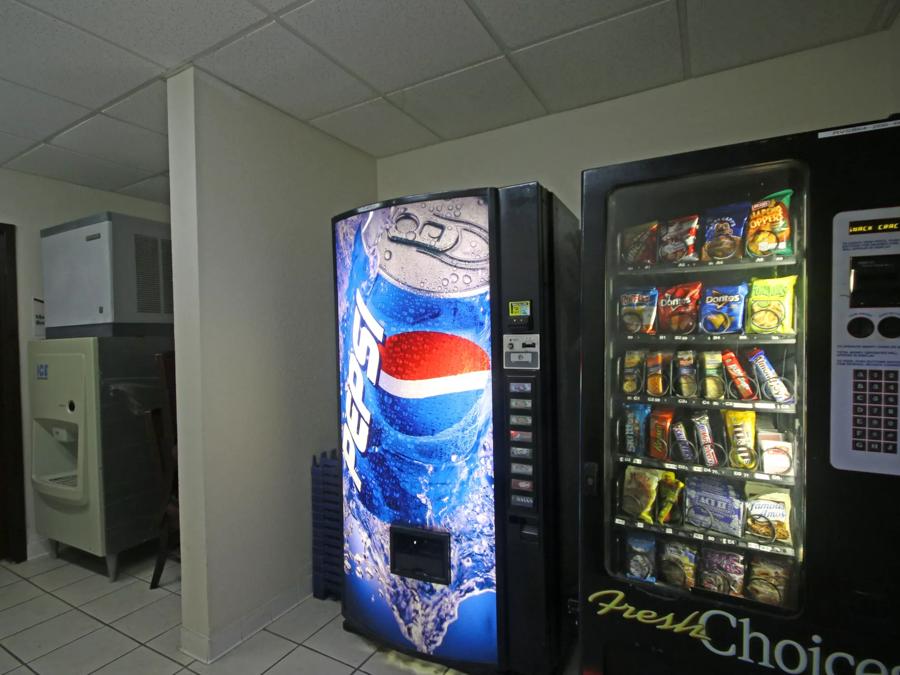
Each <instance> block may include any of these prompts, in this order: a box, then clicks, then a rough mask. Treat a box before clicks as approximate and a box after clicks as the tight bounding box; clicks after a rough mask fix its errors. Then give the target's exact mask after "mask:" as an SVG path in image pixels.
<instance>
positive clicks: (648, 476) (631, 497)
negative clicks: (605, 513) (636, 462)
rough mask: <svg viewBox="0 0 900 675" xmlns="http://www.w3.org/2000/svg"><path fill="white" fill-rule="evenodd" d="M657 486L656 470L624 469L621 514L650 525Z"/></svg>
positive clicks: (657, 473)
mask: <svg viewBox="0 0 900 675" xmlns="http://www.w3.org/2000/svg"><path fill="white" fill-rule="evenodd" d="M657 485H659V471H657V470H656V469H644V468H643V467H638V466H629V467H626V469H625V481H624V482H623V483H622V512H623V513H625V514H626V515H628V516H631V517H632V518H636V519H637V520H642V521H643V522H645V523H647V524H648V525H652V524H653V504H654V502H655V501H656V487H657Z"/></svg>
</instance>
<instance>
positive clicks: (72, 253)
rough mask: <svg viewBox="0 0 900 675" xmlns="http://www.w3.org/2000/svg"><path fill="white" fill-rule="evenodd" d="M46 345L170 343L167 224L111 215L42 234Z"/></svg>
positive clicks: (48, 229)
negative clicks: (109, 339) (163, 338)
mask: <svg viewBox="0 0 900 675" xmlns="http://www.w3.org/2000/svg"><path fill="white" fill-rule="evenodd" d="M41 259H42V263H43V278H44V301H45V303H46V305H45V314H46V325H47V337H51V338H52V337H98V336H100V337H102V336H116V335H130V336H142V335H170V334H171V332H172V305H173V288H172V241H171V234H170V228H169V225H168V224H167V223H161V222H157V221H152V220H146V219H143V218H137V217H134V216H128V215H124V214H121V213H114V212H110V211H104V212H101V213H97V214H94V215H91V216H86V217H84V218H79V219H77V220H73V221H70V222H67V223H62V224H60V225H55V226H53V227H48V228H45V229H43V230H41Z"/></svg>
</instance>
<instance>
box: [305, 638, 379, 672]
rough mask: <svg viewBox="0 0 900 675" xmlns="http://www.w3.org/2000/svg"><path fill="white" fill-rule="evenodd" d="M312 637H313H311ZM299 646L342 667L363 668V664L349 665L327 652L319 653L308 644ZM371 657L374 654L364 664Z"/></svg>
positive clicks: (367, 658) (366, 659)
mask: <svg viewBox="0 0 900 675" xmlns="http://www.w3.org/2000/svg"><path fill="white" fill-rule="evenodd" d="M310 637H312V636H310ZM299 646H300V647H306V648H307V649H308V650H310V651H311V652H315V653H316V654H318V655H319V656H324V657H326V658H329V659H331V660H332V661H337V662H338V663H340V664H341V665H342V666H347V667H348V668H361V667H362V663H361V664H360V665H358V666H354V665H353V664H352V663H347V662H346V661H341V660H340V659H339V658H337V657H335V656H331V654H326V653H325V652H322V651H319V650H318V649H316V648H315V647H310V646H309V645H306V644H301V645H299ZM375 651H378V650H377V649H376V650H375ZM371 656H372V654H369V656H367V657H366V658H365V661H363V663H365V662H366V661H368V660H369V658H370V657H371Z"/></svg>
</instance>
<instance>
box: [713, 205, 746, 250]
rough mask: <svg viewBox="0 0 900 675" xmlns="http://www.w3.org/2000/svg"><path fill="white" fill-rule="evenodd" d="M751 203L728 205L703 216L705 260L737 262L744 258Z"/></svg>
mask: <svg viewBox="0 0 900 675" xmlns="http://www.w3.org/2000/svg"><path fill="white" fill-rule="evenodd" d="M749 215H750V202H740V203H737V204H728V205H726V206H718V207H716V208H713V209H709V210H708V211H707V212H706V213H704V214H703V232H704V236H705V239H704V242H703V256H702V259H703V260H736V259H738V258H741V257H743V246H741V242H742V241H743V238H744V229H745V228H746V227H747V218H748V216H749Z"/></svg>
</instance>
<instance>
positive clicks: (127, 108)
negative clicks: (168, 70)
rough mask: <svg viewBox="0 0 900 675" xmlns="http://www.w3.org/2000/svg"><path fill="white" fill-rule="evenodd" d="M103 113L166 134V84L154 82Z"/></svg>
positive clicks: (158, 81) (159, 81) (161, 81)
mask: <svg viewBox="0 0 900 675" xmlns="http://www.w3.org/2000/svg"><path fill="white" fill-rule="evenodd" d="M103 112H104V113H105V114H107V115H109V116H110V117H115V118H116V119H120V120H123V121H125V122H131V123H132V124H137V125H138V126H141V127H144V128H145V129H151V130H152V131H156V132H159V133H161V134H166V133H168V126H169V124H168V112H167V110H166V83H165V82H164V81H163V80H156V81H155V82H153V83H152V84H150V85H148V86H146V87H144V88H143V89H139V90H138V91H136V92H134V93H133V94H132V95H131V96H129V97H128V98H126V99H123V100H122V101H119V102H118V103H116V104H115V105H114V106H110V107H109V108H107V109H106V110H104V111H103Z"/></svg>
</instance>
